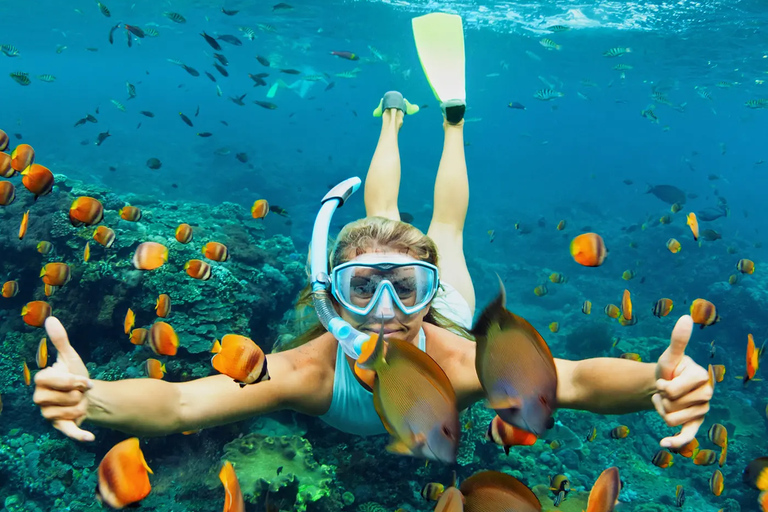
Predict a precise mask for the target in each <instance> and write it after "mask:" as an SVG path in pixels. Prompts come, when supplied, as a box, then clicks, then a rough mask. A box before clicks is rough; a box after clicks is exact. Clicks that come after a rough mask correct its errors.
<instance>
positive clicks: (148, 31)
mask: <svg viewBox="0 0 768 512" xmlns="http://www.w3.org/2000/svg"><path fill="white" fill-rule="evenodd" d="M144 35H146V36H149V37H157V36H159V35H160V32H158V31H157V29H154V28H152V27H149V28H145V29H144Z"/></svg>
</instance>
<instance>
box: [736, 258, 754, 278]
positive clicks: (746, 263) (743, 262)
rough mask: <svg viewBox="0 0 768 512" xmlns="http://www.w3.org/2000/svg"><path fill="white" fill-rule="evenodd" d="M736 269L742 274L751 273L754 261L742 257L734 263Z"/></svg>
mask: <svg viewBox="0 0 768 512" xmlns="http://www.w3.org/2000/svg"><path fill="white" fill-rule="evenodd" d="M736 269H737V270H738V271H739V272H741V273H742V274H753V273H754V272H755V262H754V261H752V260H748V259H746V258H742V259H740V260H739V262H738V263H736Z"/></svg>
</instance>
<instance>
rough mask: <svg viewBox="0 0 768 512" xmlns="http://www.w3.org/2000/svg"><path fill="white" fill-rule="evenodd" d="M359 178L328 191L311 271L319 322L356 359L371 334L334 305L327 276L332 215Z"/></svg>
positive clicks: (313, 247)
mask: <svg viewBox="0 0 768 512" xmlns="http://www.w3.org/2000/svg"><path fill="white" fill-rule="evenodd" d="M361 183H362V182H361V180H360V178H358V177H356V176H355V177H353V178H349V179H346V180H344V181H342V182H341V183H339V184H338V185H336V186H335V187H333V188H332V189H331V190H329V191H328V193H327V194H325V197H323V200H322V206H321V207H320V211H319V212H318V213H317V218H315V226H314V228H313V230H312V245H311V253H312V254H311V260H310V272H311V274H312V276H311V279H312V281H311V283H312V301H313V303H314V306H315V311H316V312H317V317H318V319H320V323H321V324H323V327H325V328H326V329H327V330H328V332H330V333H331V334H333V337H334V338H336V340H338V342H339V345H341V348H342V349H343V350H344V353H345V354H347V355H348V356H349V357H351V358H353V359H357V358H358V357H360V351H361V350H362V347H363V343H364V342H365V341H366V340H367V339H368V336H366V335H365V334H363V333H361V332H360V331H358V330H357V329H355V328H354V327H352V326H351V325H349V323H348V322H346V321H345V320H344V319H342V318H341V317H340V316H339V314H338V313H336V310H335V309H334V308H333V302H332V301H331V297H330V288H331V279H330V277H329V276H328V271H329V268H328V232H329V231H330V227H331V218H332V217H333V214H334V212H335V211H336V209H337V208H339V207H341V206H342V205H343V204H344V202H345V201H346V200H347V199H348V198H349V196H351V195H352V194H354V193H355V192H356V191H357V189H359V188H360V184H361Z"/></svg>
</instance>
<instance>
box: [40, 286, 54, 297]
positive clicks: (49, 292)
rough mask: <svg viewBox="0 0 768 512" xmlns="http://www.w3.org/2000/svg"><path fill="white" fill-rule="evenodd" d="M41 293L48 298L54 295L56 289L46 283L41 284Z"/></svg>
mask: <svg viewBox="0 0 768 512" xmlns="http://www.w3.org/2000/svg"><path fill="white" fill-rule="evenodd" d="M43 293H44V294H45V296H46V297H50V296H51V295H53V294H54V293H56V287H55V286H51V285H49V284H48V283H43Z"/></svg>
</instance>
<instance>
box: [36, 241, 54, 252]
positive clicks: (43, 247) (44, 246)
mask: <svg viewBox="0 0 768 512" xmlns="http://www.w3.org/2000/svg"><path fill="white" fill-rule="evenodd" d="M36 249H37V252H39V253H40V254H48V253H49V252H51V251H52V250H53V244H52V243H51V242H48V241H46V240H41V241H40V242H37V247H36Z"/></svg>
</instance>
